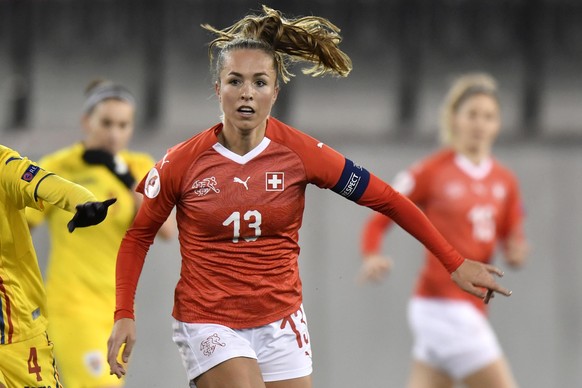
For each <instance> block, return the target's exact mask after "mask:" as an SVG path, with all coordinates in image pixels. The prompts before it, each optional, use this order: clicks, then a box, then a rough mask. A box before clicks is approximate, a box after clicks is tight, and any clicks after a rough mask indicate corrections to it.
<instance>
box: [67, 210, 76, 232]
mask: <svg viewBox="0 0 582 388" xmlns="http://www.w3.org/2000/svg"><path fill="white" fill-rule="evenodd" d="M76 221H77V215H76V214H75V215H74V216H73V218H71V221H69V223H68V224H67V229H69V233H73V231H74V230H75V227H76Z"/></svg>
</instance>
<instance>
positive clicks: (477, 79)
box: [440, 73, 499, 144]
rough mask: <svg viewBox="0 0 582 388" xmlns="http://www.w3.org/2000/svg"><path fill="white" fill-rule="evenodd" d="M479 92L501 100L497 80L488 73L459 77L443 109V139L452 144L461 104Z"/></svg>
mask: <svg viewBox="0 0 582 388" xmlns="http://www.w3.org/2000/svg"><path fill="white" fill-rule="evenodd" d="M478 94H484V95H487V96H490V97H491V98H493V99H495V100H496V101H497V102H499V99H498V97H497V81H496V80H495V78H493V77H492V76H490V75H489V74H486V73H473V74H465V75H462V76H460V77H458V78H457V79H456V80H455V81H454V83H453V85H452V86H451V88H450V89H449V92H448V93H447V96H446V97H445V100H444V103H443V107H442V111H441V132H440V135H441V141H442V142H443V143H444V144H450V143H451V141H452V137H453V119H454V116H455V113H457V111H458V110H459V108H460V107H461V105H463V103H464V102H466V101H467V100H468V99H469V98H470V97H473V96H475V95H478Z"/></svg>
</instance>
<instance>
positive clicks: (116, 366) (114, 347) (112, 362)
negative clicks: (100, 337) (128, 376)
mask: <svg viewBox="0 0 582 388" xmlns="http://www.w3.org/2000/svg"><path fill="white" fill-rule="evenodd" d="M120 348H121V342H119V341H118V340H116V339H114V338H113V337H110V338H109V341H108V342H107V362H108V363H109V369H110V371H109V374H110V375H115V376H117V378H122V377H123V376H124V375H125V373H126V372H125V368H124V367H123V365H121V364H120V363H119V362H118V361H117V354H119V349H120Z"/></svg>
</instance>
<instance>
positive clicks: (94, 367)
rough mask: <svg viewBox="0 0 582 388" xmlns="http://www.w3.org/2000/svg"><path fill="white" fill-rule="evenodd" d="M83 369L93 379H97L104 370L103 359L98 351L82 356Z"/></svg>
mask: <svg viewBox="0 0 582 388" xmlns="http://www.w3.org/2000/svg"><path fill="white" fill-rule="evenodd" d="M83 359H84V361H85V367H86V368H87V372H89V373H90V374H91V375H92V376H93V377H99V376H101V375H102V374H103V371H104V370H105V357H103V354H102V353H101V352H100V351H99V350H93V351H90V352H87V353H85V354H84V356H83Z"/></svg>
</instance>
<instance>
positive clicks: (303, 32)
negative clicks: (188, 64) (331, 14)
mask: <svg viewBox="0 0 582 388" xmlns="http://www.w3.org/2000/svg"><path fill="white" fill-rule="evenodd" d="M202 28H204V29H206V30H208V31H210V32H212V33H213V34H215V35H216V38H215V39H214V40H212V41H211V42H210V44H209V48H208V54H209V58H210V62H211V64H212V62H213V58H214V55H213V51H214V50H215V49H217V50H218V58H217V60H216V65H215V67H214V69H215V72H216V76H217V77H218V75H219V72H220V71H221V70H222V66H223V65H224V55H225V53H227V52H228V51H231V50H235V49H259V50H262V51H264V52H266V53H268V54H271V55H272V56H273V59H274V62H275V71H276V72H277V74H278V76H280V77H281V79H282V80H283V82H285V83H286V82H288V81H289V80H290V79H291V77H292V76H294V74H292V73H290V72H289V70H288V65H289V63H292V62H308V63H311V64H312V66H311V67H307V68H304V69H303V70H302V72H303V73H304V74H309V75H311V76H313V77H319V76H324V75H327V74H331V75H335V76H340V77H346V76H347V75H348V74H349V73H350V71H351V70H352V61H351V59H350V58H349V57H348V55H347V54H346V53H344V52H343V51H342V50H340V49H339V47H338V45H339V43H340V42H341V40H342V38H341V36H340V35H339V32H340V29H339V28H338V27H336V26H335V25H334V24H332V23H331V22H330V21H329V20H327V19H325V18H321V17H317V16H305V17H301V18H296V19H285V18H284V17H283V16H282V15H281V13H280V12H279V11H276V10H274V9H272V8H269V7H267V6H265V5H263V14H262V15H247V16H245V17H244V18H243V19H241V20H239V21H238V22H236V23H235V24H233V25H232V26H230V27H227V28H225V29H223V30H218V29H216V28H214V27H212V26H210V25H208V24H203V25H202Z"/></svg>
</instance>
